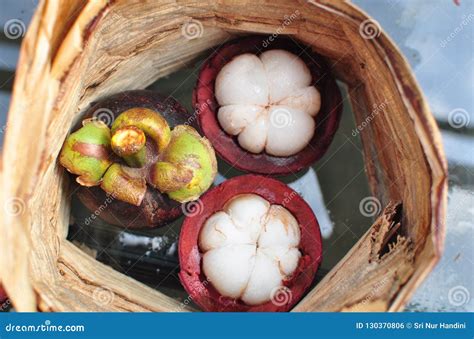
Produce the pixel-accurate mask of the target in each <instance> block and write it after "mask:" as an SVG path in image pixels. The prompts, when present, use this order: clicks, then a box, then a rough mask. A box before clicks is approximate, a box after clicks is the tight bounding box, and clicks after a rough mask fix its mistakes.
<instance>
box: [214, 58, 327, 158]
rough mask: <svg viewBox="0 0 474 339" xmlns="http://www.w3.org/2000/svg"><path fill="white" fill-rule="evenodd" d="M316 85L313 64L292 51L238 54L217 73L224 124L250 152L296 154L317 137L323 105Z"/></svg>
mask: <svg viewBox="0 0 474 339" xmlns="http://www.w3.org/2000/svg"><path fill="white" fill-rule="evenodd" d="M311 81H312V77H311V72H310V70H309V68H308V66H306V64H305V63H304V62H303V60H302V59H301V58H299V57H298V56H297V55H294V54H292V53H290V52H288V51H285V50H282V49H274V50H269V51H266V52H263V53H262V54H260V55H259V56H256V55H255V54H250V53H245V54H241V55H238V56H236V57H235V58H233V59H232V60H231V61H230V62H229V63H227V64H226V65H225V66H224V67H223V68H222V69H221V70H220V72H219V74H218V75H217V79H216V85H215V92H216V93H215V94H216V99H217V102H218V103H219V105H220V108H219V110H218V113H217V118H218V120H219V123H220V125H221V127H222V128H223V129H224V130H225V131H226V132H227V133H229V134H231V135H235V136H238V138H237V140H238V142H239V145H240V146H241V147H242V148H244V149H245V150H247V151H249V152H252V153H261V152H263V151H265V152H266V153H268V154H271V155H274V156H280V157H287V156H291V155H294V154H296V153H298V152H300V151H301V150H302V149H304V148H305V147H306V146H307V145H308V143H309V141H310V140H311V139H312V137H313V135H314V132H315V122H314V119H313V117H314V116H316V114H317V113H318V112H319V109H320V107H321V96H320V94H319V91H318V90H317V88H316V87H314V86H313V85H311Z"/></svg>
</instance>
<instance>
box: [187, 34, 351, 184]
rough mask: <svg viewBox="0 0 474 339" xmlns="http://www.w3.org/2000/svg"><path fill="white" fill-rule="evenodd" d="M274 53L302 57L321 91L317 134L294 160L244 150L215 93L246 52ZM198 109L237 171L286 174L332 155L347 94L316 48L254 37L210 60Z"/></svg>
mask: <svg viewBox="0 0 474 339" xmlns="http://www.w3.org/2000/svg"><path fill="white" fill-rule="evenodd" d="M271 49H283V50H286V51H289V52H291V53H293V54H295V55H298V56H299V57H300V58H301V59H302V60H303V61H304V62H305V63H306V65H307V66H308V68H309V69H310V71H311V75H312V79H313V81H312V84H313V85H314V86H315V87H316V88H317V89H318V90H319V92H320V93H321V109H320V111H319V113H318V114H317V116H316V117H315V125H316V127H315V133H314V136H313V138H312V139H311V140H310V142H309V143H308V145H307V146H306V147H305V148H304V149H303V150H301V151H300V152H298V153H297V154H294V155H292V156H289V157H276V156H272V155H270V154H268V153H265V152H262V153H259V154H253V153H251V152H248V151H247V150H244V149H243V148H242V147H241V146H240V145H239V142H238V140H237V137H235V136H231V135H229V134H227V133H226V132H225V131H224V130H223V129H222V127H221V126H220V124H219V122H218V120H217V111H218V109H219V104H218V103H217V100H216V98H215V94H214V91H215V81H216V78H217V75H218V74H219V72H220V70H221V69H222V67H223V66H224V65H225V64H227V63H228V62H230V61H231V60H232V59H233V58H234V57H235V56H238V55H240V54H244V53H253V54H256V55H259V54H261V53H263V52H265V51H267V50H271ZM193 106H194V109H195V111H196V112H197V117H198V119H197V120H198V123H199V125H200V127H201V130H202V131H203V133H204V135H205V136H206V137H207V138H208V139H209V140H210V141H211V143H212V144H213V146H214V148H215V150H216V152H217V153H218V154H219V156H220V157H221V158H223V159H224V160H225V161H226V162H227V163H229V164H230V165H231V166H232V167H235V168H237V169H239V170H242V171H246V172H251V173H258V174H267V175H286V174H290V173H295V172H298V171H301V170H303V169H305V168H307V167H309V166H311V164H312V163H314V162H316V161H317V160H319V159H320V158H321V157H322V156H323V155H324V154H325V153H326V151H327V150H328V148H329V146H330V144H331V142H332V140H333V138H334V135H335V133H336V130H337V128H338V126H339V122H340V119H341V114H342V95H341V92H340V90H339V87H338V86H337V83H336V81H335V78H334V76H333V75H332V74H331V70H330V68H329V67H328V66H327V64H326V62H325V61H324V59H323V58H322V57H321V56H320V55H318V54H317V53H315V52H313V51H312V50H311V49H309V48H307V47H306V46H304V45H303V44H300V43H298V42H296V41H295V40H292V39H289V38H285V37H279V38H278V39H276V40H275V41H274V42H272V43H271V44H264V39H263V37H261V36H250V37H244V38H239V39H236V40H233V41H230V42H228V43H226V44H224V45H223V46H222V47H220V48H219V49H218V50H217V51H216V52H215V53H213V54H212V56H211V57H209V58H208V59H207V61H206V62H204V64H203V66H202V67H201V70H200V73H199V78H198V81H197V84H196V87H195V89H194V92H193Z"/></svg>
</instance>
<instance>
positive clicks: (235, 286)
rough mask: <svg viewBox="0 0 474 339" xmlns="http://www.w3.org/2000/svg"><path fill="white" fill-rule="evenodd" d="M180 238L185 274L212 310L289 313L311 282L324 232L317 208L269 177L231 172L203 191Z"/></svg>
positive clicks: (182, 276) (182, 274) (184, 278)
mask: <svg viewBox="0 0 474 339" xmlns="http://www.w3.org/2000/svg"><path fill="white" fill-rule="evenodd" d="M201 206H203V208H202V212H201V213H199V214H195V215H190V216H188V217H187V218H186V219H185V221H184V223H183V226H182V229H181V234H180V240H179V258H180V267H181V271H180V273H179V277H180V280H181V282H182V284H183V286H184V287H185V289H186V290H187V291H188V293H189V294H190V296H191V297H192V298H193V301H194V302H195V303H196V304H198V305H199V306H200V307H201V308H202V309H203V310H206V311H288V310H289V309H291V307H292V306H293V305H294V304H295V303H296V302H297V301H298V300H299V299H300V298H301V297H302V295H303V294H304V293H305V292H306V290H307V289H308V287H309V286H310V285H311V283H312V281H313V279H314V276H315V274H316V271H317V268H318V266H319V263H320V262H321V252H322V251H321V236H320V232H319V226H318V223H317V220H316V217H315V216H314V214H313V212H312V210H311V208H310V207H309V206H308V205H307V204H306V202H305V201H304V200H303V199H302V198H301V197H299V196H298V194H297V193H296V192H294V191H293V190H292V189H291V188H289V187H288V186H286V185H285V184H283V183H281V182H279V181H277V180H274V179H270V178H266V177H262V176H256V175H246V176H241V177H236V178H232V179H230V180H227V181H225V182H224V183H223V184H221V185H219V186H217V187H215V188H213V189H211V190H209V191H208V192H206V193H205V194H204V195H203V196H202V197H201Z"/></svg>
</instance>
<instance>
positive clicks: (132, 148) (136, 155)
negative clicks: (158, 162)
mask: <svg viewBox="0 0 474 339" xmlns="http://www.w3.org/2000/svg"><path fill="white" fill-rule="evenodd" d="M145 142H146V137H145V133H144V132H143V131H142V130H141V129H139V128H138V127H135V126H125V127H121V128H118V129H116V130H115V131H114V132H113V134H112V139H111V142H110V143H111V146H112V150H113V151H114V152H115V153H116V154H117V155H118V156H120V157H122V158H123V159H124V160H125V162H126V163H127V164H128V165H129V166H131V167H143V166H145V163H146V147H145Z"/></svg>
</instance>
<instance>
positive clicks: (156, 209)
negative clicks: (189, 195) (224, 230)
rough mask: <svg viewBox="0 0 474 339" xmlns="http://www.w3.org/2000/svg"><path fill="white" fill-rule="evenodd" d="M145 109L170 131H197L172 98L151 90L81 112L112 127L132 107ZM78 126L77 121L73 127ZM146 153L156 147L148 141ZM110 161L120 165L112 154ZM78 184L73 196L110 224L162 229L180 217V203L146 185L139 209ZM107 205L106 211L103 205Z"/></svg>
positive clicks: (128, 93)
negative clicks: (187, 128)
mask: <svg viewBox="0 0 474 339" xmlns="http://www.w3.org/2000/svg"><path fill="white" fill-rule="evenodd" d="M137 107H142V108H147V109H151V110H153V111H156V112H158V113H160V114H161V115H162V116H163V117H164V118H165V119H166V121H167V123H168V124H169V126H170V127H171V128H174V127H176V126H178V125H189V126H191V127H194V128H196V129H197V130H199V128H198V126H197V123H196V119H195V118H193V116H192V115H191V114H189V113H188V112H187V111H186V109H184V108H183V107H182V106H181V105H180V104H179V103H178V102H177V101H176V100H175V99H173V98H172V97H165V96H163V95H161V94H159V93H156V92H154V91H150V90H131V91H125V92H120V93H118V94H114V95H111V96H108V97H106V98H104V99H101V100H99V101H97V102H94V103H92V104H91V107H90V108H89V109H88V110H87V111H86V112H85V113H84V116H83V119H89V118H95V119H97V120H100V121H102V122H104V123H105V124H106V125H107V126H108V127H111V125H112V123H113V122H114V120H115V119H116V118H117V117H118V116H119V115H120V114H121V113H122V112H124V111H127V110H129V109H132V108H137ZM80 127H81V122H78V123H77V124H76V125H75V126H74V128H73V131H74V130H77V129H79V128H80ZM146 148H147V150H149V151H151V152H147V154H156V153H157V151H156V147H155V146H154V144H153V143H152V142H151V141H149V140H147V142H146ZM110 157H111V159H112V161H114V162H123V160H122V159H120V157H118V156H116V155H115V154H114V153H113V152H112V153H111V154H110ZM75 185H77V186H78V187H77V188H78V189H77V191H76V195H77V197H78V198H79V200H80V202H81V203H82V204H83V205H84V206H85V207H86V208H87V209H89V210H90V211H92V212H94V211H97V210H100V211H101V213H100V215H99V218H101V219H102V220H104V221H105V222H107V223H109V224H113V225H116V226H119V227H124V228H132V229H137V228H154V227H160V226H164V225H166V224H168V223H170V222H172V221H174V220H176V219H177V218H179V217H180V216H181V215H182V214H183V208H182V204H181V203H179V202H177V201H175V200H172V199H170V198H169V197H168V196H167V194H164V193H161V192H160V191H159V190H158V189H156V188H154V187H152V186H151V185H147V190H146V193H145V196H144V197H143V200H142V202H141V204H140V205H139V206H135V205H132V204H129V203H127V202H124V201H121V200H119V199H116V198H114V197H112V196H111V195H108V194H107V193H106V192H104V191H103V190H102V189H101V188H100V187H98V186H92V187H86V186H82V185H79V184H77V183H75ZM104 205H106V206H107V207H106V208H103V206H104Z"/></svg>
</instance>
